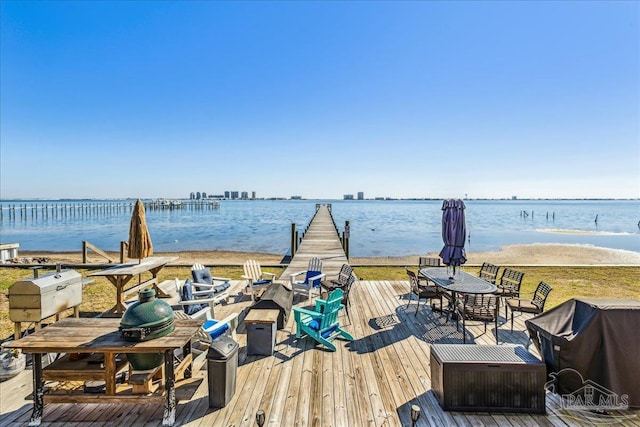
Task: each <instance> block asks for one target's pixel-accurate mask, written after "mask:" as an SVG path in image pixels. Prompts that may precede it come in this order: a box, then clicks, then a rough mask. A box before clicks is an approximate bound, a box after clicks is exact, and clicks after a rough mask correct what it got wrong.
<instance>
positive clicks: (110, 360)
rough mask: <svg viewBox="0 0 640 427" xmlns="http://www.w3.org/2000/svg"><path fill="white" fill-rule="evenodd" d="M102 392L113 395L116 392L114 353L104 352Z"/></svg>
mask: <svg viewBox="0 0 640 427" xmlns="http://www.w3.org/2000/svg"><path fill="white" fill-rule="evenodd" d="M104 383H105V391H104V394H105V395H107V396H115V394H116V354H115V353H104Z"/></svg>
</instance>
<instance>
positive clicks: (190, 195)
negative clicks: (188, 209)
mask: <svg viewBox="0 0 640 427" xmlns="http://www.w3.org/2000/svg"><path fill="white" fill-rule="evenodd" d="M195 198H196V193H194V192H193V191H192V192H191V194H189V199H191V200H193V199H195Z"/></svg>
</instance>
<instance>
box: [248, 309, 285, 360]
mask: <svg viewBox="0 0 640 427" xmlns="http://www.w3.org/2000/svg"><path fill="white" fill-rule="evenodd" d="M279 315H280V311H279V310H262V309H260V310H249V313H247V316H246V317H245V318H244V323H245V324H246V326H247V354H248V355H254V354H255V355H262V356H271V355H272V354H273V350H274V349H275V345H276V331H277V327H276V326H277V322H278V316H279Z"/></svg>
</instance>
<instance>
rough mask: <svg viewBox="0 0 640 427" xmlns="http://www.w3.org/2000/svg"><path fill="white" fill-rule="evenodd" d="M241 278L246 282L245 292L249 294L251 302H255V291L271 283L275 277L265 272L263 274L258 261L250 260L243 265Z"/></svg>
mask: <svg viewBox="0 0 640 427" xmlns="http://www.w3.org/2000/svg"><path fill="white" fill-rule="evenodd" d="M242 278H243V279H245V280H246V281H247V290H248V291H249V293H250V294H251V300H253V301H255V299H256V289H259V288H261V287H265V286H267V285H270V284H271V283H273V281H274V280H275V278H276V275H275V274H274V273H269V272H266V271H265V272H263V271H262V268H261V267H260V264H259V263H258V261H255V260H252V259H250V260H248V261H247V262H245V263H244V275H242Z"/></svg>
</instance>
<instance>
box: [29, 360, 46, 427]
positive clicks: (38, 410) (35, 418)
mask: <svg viewBox="0 0 640 427" xmlns="http://www.w3.org/2000/svg"><path fill="white" fill-rule="evenodd" d="M32 358H33V412H32V413H31V420H30V421H29V425H30V426H39V425H40V421H42V411H43V409H44V381H42V353H33V355H32Z"/></svg>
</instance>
